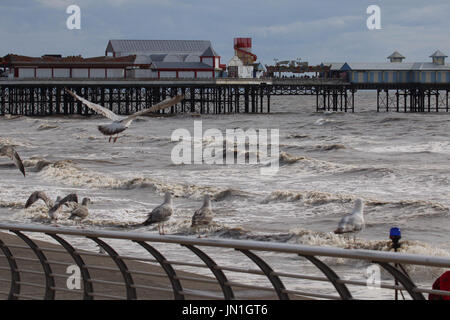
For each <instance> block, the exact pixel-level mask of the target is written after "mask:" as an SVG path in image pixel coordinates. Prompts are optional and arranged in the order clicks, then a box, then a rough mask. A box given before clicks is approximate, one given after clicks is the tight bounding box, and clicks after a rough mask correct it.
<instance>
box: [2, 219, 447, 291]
mask: <svg viewBox="0 0 450 320" xmlns="http://www.w3.org/2000/svg"><path fill="white" fill-rule="evenodd" d="M0 231H5V232H0V288H1V289H0V298H7V299H42V298H43V299H50V300H52V299H59V298H61V299H73V298H74V297H73V295H74V294H76V295H78V296H76V297H75V299H86V300H89V299H94V298H98V299H138V298H139V299H170V298H174V299H179V300H183V299H188V298H192V297H194V298H202V299H226V300H232V299H248V298H252V299H282V300H288V299H344V300H349V299H356V298H357V297H356V296H355V294H354V292H356V293H357V294H361V293H364V292H366V291H368V290H369V289H372V287H371V286H370V285H369V284H368V281H364V280H361V279H358V280H355V279H351V278H348V277H347V278H345V277H342V276H339V275H338V273H339V271H338V270H339V269H341V268H340V267H339V264H336V263H335V262H333V261H334V260H332V259H336V258H338V259H350V260H352V261H353V260H358V261H361V262H363V263H368V264H370V266H371V267H373V266H377V267H378V268H379V270H381V275H382V276H383V277H384V279H383V281H381V278H380V281H379V282H378V283H377V284H376V287H377V288H379V289H382V290H384V291H386V290H387V291H388V292H389V293H390V292H391V291H392V290H397V291H398V292H400V293H401V294H402V296H404V295H403V293H404V292H406V293H408V295H409V298H410V299H414V300H423V299H425V295H424V294H426V293H428V294H434V295H438V296H450V292H447V291H440V290H432V289H431V285H430V284H428V283H427V284H426V287H424V286H423V285H422V286H420V285H419V284H418V283H417V282H415V281H414V280H413V279H412V278H411V277H410V276H409V275H408V274H407V273H406V271H405V268H404V266H409V267H412V268H424V272H425V273H429V272H430V270H432V269H433V268H439V270H441V269H443V270H445V269H450V258H448V257H435V256H422V255H412V254H403V253H394V252H380V251H371V250H349V249H340V248H331V247H318V246H306V245H294V244H285V243H274V242H263V241H247V240H245V241H244V240H229V239H211V238H196V237H187V236H172V235H163V236H161V235H153V234H148V233H136V232H123V231H98V230H83V229H75V228H61V227H45V226H33V225H17V224H0ZM32 238H33V239H32ZM35 238H39V239H42V240H44V238H46V239H50V240H51V241H41V240H36V239H35ZM86 240H88V241H86ZM118 241H122V242H124V243H126V245H125V247H129V248H130V250H131V248H132V247H133V249H132V250H131V251H133V254H131V255H127V254H121V253H120V252H119V251H126V252H129V251H127V250H123V246H121V249H122V250H116V249H117V248H116V249H115V248H114V246H116V245H117V242H118ZM86 243H92V245H93V246H92V245H91V250H89V249H78V248H76V247H80V246H86ZM75 244H76V245H75ZM158 245H159V246H160V247H162V249H161V248H157V246H158ZM95 246H98V248H100V251H101V252H102V253H99V252H95V251H93V250H92V247H94V248H96V247H95ZM169 246H176V247H177V249H178V250H179V246H181V247H184V248H185V249H187V251H186V252H185V253H184V254H183V255H180V253H179V251H174V250H173V247H169ZM208 251H210V252H208ZM236 251H237V252H240V253H241V255H236V253H235V252H236ZM166 253H167V254H169V255H172V256H174V257H175V258H167V255H166ZM190 258H196V260H194V261H188V260H189V259H190ZM300 258H303V260H304V262H305V263H309V267H307V266H306V265H304V264H303V265H302V267H303V268H304V269H305V270H308V272H307V273H306V274H300V273H299V272H297V271H296V270H300V264H301V262H300V261H297V260H298V259H300ZM330 259H331V260H332V261H331V263H330V262H328V263H327V262H326V261H325V260H330ZM191 260H192V259H191ZM241 260H242V261H243V262H248V263H251V264H252V265H253V266H256V267H257V268H254V267H253V268H251V267H245V266H244V267H243V266H242V264H241V263H238V262H236V261H239V262H240V261H241ZM269 260H273V261H272V262H270V261H269ZM199 261H200V263H199ZM226 262H228V265H227V263H226ZM230 263H231V265H230ZM332 265H333V267H332ZM69 268H72V269H70V270H77V271H78V274H79V276H78V278H76V277H73V276H72V275H73V274H72V273H70V272H69V274H68V272H67V270H69ZM199 270H202V272H199ZM208 270H209V272H210V273H211V274H212V277H211V276H207V275H206V273H205V271H208ZM292 270H294V272H293V271H292ZM341 271H342V270H341ZM107 273H110V275H109V276H108V277H106V278H105V275H106V274H107ZM8 274H9V276H8ZM74 274H75V273H74ZM236 274H239V275H240V277H238V278H237V280H236V279H232V277H231V275H233V276H235V275H236ZM242 275H244V276H242ZM388 275H390V277H388ZM254 277H257V278H258V280H257V281H256V280H252V281H250V280H251V279H250V278H252V279H253V278H254ZM235 278H236V277H235ZM77 279H78V280H79V284H80V285H79V286H78V287H76V286H75V288H74V287H71V286H69V281H72V280H77ZM247 280H249V281H247ZM306 282H308V283H309V285H306V284H305V283H306ZM261 283H263V284H264V285H261ZM294 283H295V285H294ZM311 283H313V284H315V285H312V286H311ZM5 284H6V286H5ZM8 284H9V291H8V290H6V291H5V288H7V287H8ZM325 286H326V287H327V288H325ZM119 287H123V288H124V291H122V289H119ZM317 288H318V289H317ZM355 288H357V289H355ZM120 292H123V293H124V296H120V295H119V294H118V293H120ZM382 297H383V298H386V297H387V296H386V294H384V295H383V296H382ZM407 297H408V296H407ZM407 297H406V298H407Z"/></svg>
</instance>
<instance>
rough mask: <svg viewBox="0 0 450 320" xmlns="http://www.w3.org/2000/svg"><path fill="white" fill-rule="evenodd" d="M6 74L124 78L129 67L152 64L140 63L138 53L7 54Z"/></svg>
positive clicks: (3, 60) (2, 63) (0, 64)
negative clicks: (128, 54)
mask: <svg viewBox="0 0 450 320" xmlns="http://www.w3.org/2000/svg"><path fill="white" fill-rule="evenodd" d="M0 67H1V68H3V70H4V72H3V76H5V75H7V76H8V77H10V78H21V79H24V78H39V79H52V78H82V79H86V78H87V79H95V78H125V77H126V74H127V72H126V70H127V69H129V68H149V67H150V65H149V64H145V63H144V64H139V63H138V64H137V63H136V56H134V55H130V56H124V57H117V58H114V57H103V56H101V57H93V58H83V57H81V56H69V57H62V56H61V55H44V56H42V57H27V56H21V55H15V54H8V55H6V56H5V57H3V58H1V60H0Z"/></svg>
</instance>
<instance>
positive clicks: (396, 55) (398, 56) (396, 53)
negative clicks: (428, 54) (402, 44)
mask: <svg viewBox="0 0 450 320" xmlns="http://www.w3.org/2000/svg"><path fill="white" fill-rule="evenodd" d="M387 58H388V59H393V58H400V59H405V57H404V56H403V55H401V54H400V53H399V52H398V51H395V52H394V53H393V54H391V55H390V56H389V57H387Z"/></svg>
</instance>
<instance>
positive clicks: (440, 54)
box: [430, 50, 448, 58]
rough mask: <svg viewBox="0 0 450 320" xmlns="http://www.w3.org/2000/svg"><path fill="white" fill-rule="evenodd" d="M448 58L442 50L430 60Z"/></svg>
mask: <svg viewBox="0 0 450 320" xmlns="http://www.w3.org/2000/svg"><path fill="white" fill-rule="evenodd" d="M447 57H448V56H447V55H446V54H445V53H442V51H441V50H437V51H436V52H435V53H433V54H432V55H431V56H430V58H447Z"/></svg>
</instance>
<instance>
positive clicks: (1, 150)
mask: <svg viewBox="0 0 450 320" xmlns="http://www.w3.org/2000/svg"><path fill="white" fill-rule="evenodd" d="M0 156H4V157H8V158H10V159H11V160H12V161H14V164H15V165H16V167H17V168H18V169H19V170H20V172H22V174H23V176H24V177H25V168H24V166H23V163H22V160H21V159H20V156H19V154H18V153H17V152H16V150H15V149H14V148H13V147H11V146H0Z"/></svg>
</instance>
